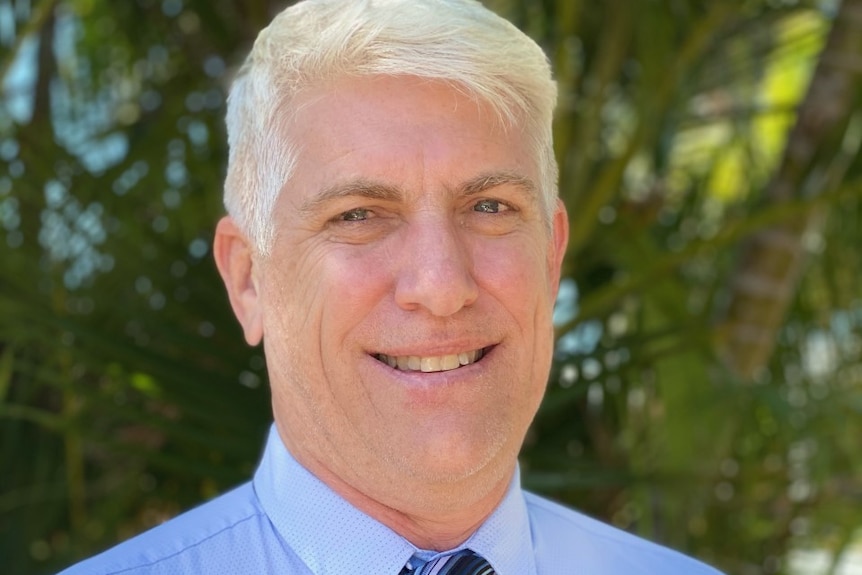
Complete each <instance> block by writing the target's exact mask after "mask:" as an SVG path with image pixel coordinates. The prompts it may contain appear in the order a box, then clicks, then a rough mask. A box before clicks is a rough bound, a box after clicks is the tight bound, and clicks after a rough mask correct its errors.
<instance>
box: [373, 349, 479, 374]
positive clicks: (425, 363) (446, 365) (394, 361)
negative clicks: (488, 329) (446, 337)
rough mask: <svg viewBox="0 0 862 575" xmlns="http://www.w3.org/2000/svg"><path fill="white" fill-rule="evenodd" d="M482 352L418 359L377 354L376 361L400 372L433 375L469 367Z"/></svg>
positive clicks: (416, 356)
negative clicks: (464, 366) (418, 372)
mask: <svg viewBox="0 0 862 575" xmlns="http://www.w3.org/2000/svg"><path fill="white" fill-rule="evenodd" d="M482 355H483V354H482V350H481V349H476V350H473V351H466V352H461V353H459V354H452V355H440V356H433V357H419V356H418V355H399V356H391V355H385V354H382V353H380V354H377V356H376V357H377V359H379V360H380V361H382V362H383V363H385V364H386V365H388V366H389V367H391V368H394V369H398V370H400V371H422V372H424V373H433V372H437V371H450V370H453V369H457V368H459V367H461V366H462V365H470V364H471V363H474V362H476V361H478V360H479V359H481V357H482Z"/></svg>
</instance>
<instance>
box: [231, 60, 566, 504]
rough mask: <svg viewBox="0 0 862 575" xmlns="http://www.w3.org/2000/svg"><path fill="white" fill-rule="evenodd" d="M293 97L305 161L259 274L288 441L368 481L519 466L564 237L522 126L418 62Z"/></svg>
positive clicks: (276, 395)
mask: <svg viewBox="0 0 862 575" xmlns="http://www.w3.org/2000/svg"><path fill="white" fill-rule="evenodd" d="M295 104H296V106H297V107H298V109H299V110H300V111H299V113H298V115H297V118H296V120H295V121H294V122H293V123H292V124H290V125H289V126H287V127H286V133H287V134H288V135H289V138H290V141H291V142H293V143H295V144H296V145H297V146H298V163H297V166H296V170H295V176H294V177H293V179H292V180H291V181H290V182H289V183H288V184H287V185H286V186H285V188H284V190H283V191H282V194H281V196H280V197H279V200H278V202H277V204H276V208H275V211H274V214H273V222H274V226H275V230H276V239H275V242H274V245H273V248H272V250H271V252H270V254H269V255H268V256H267V257H266V258H257V259H256V261H255V271H254V274H255V285H256V293H257V295H256V298H257V300H256V303H255V305H256V306H257V307H258V315H259V317H260V322H261V323H260V325H261V327H262V332H263V338H264V345H265V351H266V358H267V365H268V368H269V375H270V380H271V386H272V392H273V406H274V412H275V419H276V422H277V425H278V429H279V432H280V433H281V435H282V438H283V439H284V441H285V442H286V444H287V445H288V447H289V448H290V449H291V451H292V452H293V453H294V454H295V455H296V456H297V458H298V459H299V460H300V461H303V462H304V463H306V464H307V465H308V464H311V465H312V467H317V468H321V467H322V468H323V469H325V470H326V471H327V472H329V473H332V474H334V476H335V477H338V478H340V479H341V480H343V481H346V482H347V483H349V484H351V485H352V486H353V487H357V488H359V489H360V490H365V491H366V492H367V491H369V490H372V491H373V490H374V489H380V490H383V491H386V490H389V491H391V490H392V489H393V488H396V486H397V485H399V484H401V485H404V484H405V482H410V481H418V482H420V483H426V484H432V483H436V484H441V483H444V484H445V483H452V482H458V481H463V480H465V479H469V478H470V477H472V476H477V477H479V476H483V475H484V476H485V477H487V478H488V479H489V480H490V479H491V478H492V477H493V478H495V479H494V480H495V481H502V480H507V478H508V475H509V474H510V473H511V470H512V468H513V466H514V462H515V459H516V457H517V453H518V450H519V449H520V446H521V443H522V441H523V437H524V434H525V432H526V430H527V427H528V425H529V423H530V421H531V420H532V418H533V416H534V414H535V411H536V409H537V408H538V405H539V402H540V400H541V397H542V395H543V392H544V387H545V382H546V379H547V375H548V371H549V367H550V360H551V352H552V325H551V314H552V307H553V302H554V298H555V296H556V291H557V284H558V279H559V276H558V274H559V269H560V260H561V258H562V256H563V251H564V248H565V242H566V239H567V227H566V217H565V213H564V211H563V208H562V206H561V204H560V205H558V206H557V208H556V212H555V214H554V216H553V219H552V221H551V222H550V224H549V223H548V222H547V221H546V220H545V218H544V216H543V210H542V202H541V199H540V195H539V194H540V193H539V190H538V189H537V188H538V172H537V166H536V164H535V161H534V159H533V158H532V157H531V155H530V153H529V152H528V149H527V147H526V145H525V142H526V140H527V138H526V136H525V135H524V134H523V133H521V131H520V129H519V128H513V129H510V130H508V132H506V131H504V130H503V129H501V128H500V127H499V125H498V122H497V121H496V117H495V115H494V113H493V112H492V110H491V109H489V108H487V107H485V106H482V105H480V104H478V103H477V102H476V101H474V100H472V99H470V98H469V97H467V96H465V95H463V94H461V93H459V92H458V91H456V90H455V89H453V88H451V87H448V86H446V85H445V84H442V83H437V82H431V81H426V80H419V79H415V78H407V77H396V78H380V77H378V78H365V79H350V80H343V81H339V82H335V83H330V84H327V85H325V86H321V87H319V88H318V89H316V90H314V91H311V92H309V93H306V94H304V95H303V96H301V97H300V99H299V101H298V102H295ZM247 333H248V331H247Z"/></svg>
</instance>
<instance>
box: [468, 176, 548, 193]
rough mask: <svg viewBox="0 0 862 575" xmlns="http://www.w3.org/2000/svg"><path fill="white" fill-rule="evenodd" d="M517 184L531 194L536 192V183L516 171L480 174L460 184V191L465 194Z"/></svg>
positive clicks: (516, 185)
mask: <svg viewBox="0 0 862 575" xmlns="http://www.w3.org/2000/svg"><path fill="white" fill-rule="evenodd" d="M506 185H510V186H515V187H517V188H521V189H522V190H523V191H524V192H527V193H528V194H529V195H531V196H535V194H536V184H534V183H533V180H531V179H530V178H528V177H526V176H522V175H521V174H518V173H515V172H489V173H485V174H479V175H478V176H476V177H475V178H473V179H471V180H468V181H467V182H465V183H463V184H461V185H460V186H458V191H459V192H460V193H461V194H462V195H465V196H474V195H476V194H481V193H484V192H486V191H488V190H490V189H492V188H496V187H498V186H506Z"/></svg>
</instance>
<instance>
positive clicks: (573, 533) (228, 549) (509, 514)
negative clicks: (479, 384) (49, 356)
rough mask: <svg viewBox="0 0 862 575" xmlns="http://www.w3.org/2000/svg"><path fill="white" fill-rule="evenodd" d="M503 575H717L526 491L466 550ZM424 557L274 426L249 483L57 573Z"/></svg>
mask: <svg viewBox="0 0 862 575" xmlns="http://www.w3.org/2000/svg"><path fill="white" fill-rule="evenodd" d="M464 547H469V548H470V549H473V550H474V551H476V552H477V553H479V554H480V555H482V556H483V557H485V558H486V559H487V560H488V561H489V562H490V563H491V565H492V566H493V567H494V570H495V571H496V572H497V573H498V575H647V574H650V575H655V574H661V575H719V573H718V571H715V570H714V569H712V568H710V567H707V566H706V565H703V564H702V563H698V562H697V561H695V560H693V559H690V558H688V557H685V556H683V555H681V554H679V553H676V552H675V551H671V550H669V549H666V548H663V547H660V546H658V545H655V544H653V543H649V542H647V541H645V540H643V539H639V538H637V537H635V536H633V535H630V534H628V533H626V532H623V531H620V530H618V529H615V528H613V527H610V526H607V525H605V524H603V523H600V522H598V521H595V520H593V519H590V518H588V517H586V516H584V515H581V514H579V513H576V512H574V511H572V510H570V509H567V508H565V507H562V506H560V505H557V504H556V503H552V502H550V501H548V500H546V499H542V498H541V497H538V496H536V495H533V494H531V493H527V492H524V491H522V490H521V487H520V481H519V478H518V475H517V473H516V474H515V478H514V479H513V480H512V484H511V485H510V487H509V490H508V492H507V494H506V496H505V498H504V499H503V501H502V503H501V504H500V506H499V507H498V508H497V509H496V510H495V511H494V513H493V514H491V516H490V517H489V518H488V520H487V521H485V523H483V524H482V526H481V527H480V528H479V529H478V530H477V531H476V532H475V533H474V534H473V535H472V536H471V537H470V539H468V540H467V541H466V542H465V543H464V544H463V545H462V546H461V547H459V549H461V548H464ZM414 555H416V556H417V557H418V558H419V559H421V560H428V559H432V558H434V557H436V556H437V555H438V554H436V553H434V552H429V551H423V550H419V549H417V548H416V547H414V546H413V545H412V544H411V543H410V542H408V541H407V540H406V539H404V538H403V537H401V536H400V535H398V534H397V533H395V532H394V531H392V530H391V529H389V528H388V527H386V526H385V525H383V524H381V523H379V522H377V521H376V520H375V519H372V518H371V517H369V516H368V515H366V514H365V513H363V512H362V511H359V510H358V509H356V508H354V507H353V506H351V505H350V504H349V503H347V502H346V501H345V500H344V499H342V498H341V497H340V496H339V495H338V494H336V493H335V492H334V491H332V490H331V489H330V488H329V487H327V486H326V485H325V484H324V483H322V482H321V481H320V480H319V479H317V478H316V477H315V476H314V475H312V474H311V473H309V472H308V471H307V470H306V469H305V468H304V467H302V466H301V465H300V464H299V463H297V462H296V460H295V459H294V458H293V457H292V456H291V455H290V453H289V452H288V451H287V449H286V448H285V447H284V444H283V443H282V442H281V440H280V438H279V436H278V433H276V431H275V427H274V426H273V428H272V430H271V431H270V434H269V439H268V441H267V445H266V450H265V451H264V455H263V459H262V461H261V463H260V466H259V467H258V469H257V472H256V473H255V475H254V479H253V480H252V481H251V482H249V483H246V484H244V485H242V486H240V487H238V488H236V489H234V490H233V491H230V492H228V493H226V494H224V495H222V496H220V497H218V498H216V499H214V500H212V501H210V502H208V503H205V504H204V505H201V506H200V507H197V508H195V509H193V510H191V511H188V512H186V513H184V514H182V515H180V516H179V517H176V518H175V519H173V520H171V521H168V522H166V523H164V524H162V525H160V526H158V527H155V528H154V529H151V530H150V531H147V532H146V533H143V534H141V535H139V536H137V537H135V538H133V539H130V540H128V541H126V542H125V543H121V544H120V545H117V546H116V547H114V548H112V549H109V550H108V551H106V552H104V553H102V554H100V555H97V556H95V557H93V558H91V559H88V560H86V561H83V562H81V563H78V564H77V565H74V566H73V567H70V568H69V569H67V570H65V571H63V572H62V574H61V575H120V574H122V575H228V574H230V575H269V574H272V575H312V574H313V575H341V574H343V575H398V573H399V572H400V571H401V569H402V567H404V565H405V564H406V563H407V561H408V560H410V558H411V557H413V556H414Z"/></svg>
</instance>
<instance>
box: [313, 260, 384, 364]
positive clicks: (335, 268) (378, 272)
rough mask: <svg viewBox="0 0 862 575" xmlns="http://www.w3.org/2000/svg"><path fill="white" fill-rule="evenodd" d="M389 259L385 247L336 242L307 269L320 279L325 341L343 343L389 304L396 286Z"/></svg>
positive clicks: (322, 331)
mask: <svg viewBox="0 0 862 575" xmlns="http://www.w3.org/2000/svg"><path fill="white" fill-rule="evenodd" d="M387 262H388V260H387V258H386V257H385V254H382V253H381V250H375V249H370V248H366V249H362V248H359V249H357V247H356V246H333V249H331V250H329V251H328V252H327V254H326V256H325V257H323V258H322V259H321V265H318V266H316V268H315V269H314V270H311V271H308V272H307V273H312V274H316V277H317V280H318V281H317V284H318V290H319V292H318V294H317V299H318V300H319V304H320V308H321V311H320V314H321V318H322V319H321V322H322V324H321V336H322V341H325V342H332V344H334V345H336V346H341V345H342V344H344V343H345V341H346V340H347V339H348V338H349V336H350V335H351V333H352V331H353V329H354V328H355V327H357V326H358V325H359V324H361V323H363V322H365V321H367V320H368V318H369V317H371V316H374V314H373V312H374V311H375V309H376V308H378V306H381V305H384V304H385V302H386V300H387V297H390V291H391V289H392V282H391V274H390V270H389V267H388V265H387ZM330 353H332V352H331V351H330Z"/></svg>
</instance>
